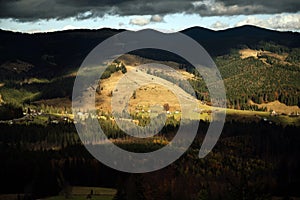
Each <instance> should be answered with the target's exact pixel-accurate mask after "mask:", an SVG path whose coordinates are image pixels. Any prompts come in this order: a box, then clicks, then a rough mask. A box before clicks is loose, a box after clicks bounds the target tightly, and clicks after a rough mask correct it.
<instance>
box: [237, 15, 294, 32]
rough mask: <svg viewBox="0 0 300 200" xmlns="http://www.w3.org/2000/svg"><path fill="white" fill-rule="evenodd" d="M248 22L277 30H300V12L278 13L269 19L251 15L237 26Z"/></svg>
mask: <svg viewBox="0 0 300 200" xmlns="http://www.w3.org/2000/svg"><path fill="white" fill-rule="evenodd" d="M246 24H250V25H255V26H260V27H268V28H271V29H276V30H300V14H277V15H274V16H272V17H270V18H268V19H259V18H257V17H254V16H249V17H247V18H246V19H245V20H243V21H240V22H238V23H237V24H236V26H242V25H246Z"/></svg>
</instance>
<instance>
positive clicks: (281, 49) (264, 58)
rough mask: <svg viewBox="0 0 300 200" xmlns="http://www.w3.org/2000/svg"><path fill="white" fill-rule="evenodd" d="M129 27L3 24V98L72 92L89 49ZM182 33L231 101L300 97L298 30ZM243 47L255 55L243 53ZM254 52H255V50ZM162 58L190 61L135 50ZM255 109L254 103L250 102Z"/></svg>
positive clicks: (237, 104)
mask: <svg viewBox="0 0 300 200" xmlns="http://www.w3.org/2000/svg"><path fill="white" fill-rule="evenodd" d="M122 31H125V30H114V29H99V30H68V31H60V32H52V33H37V34H25V33H15V32H9V31H3V30H0V55H1V56H0V95H1V97H2V99H3V100H4V101H5V102H9V101H10V100H16V99H17V100H16V102H18V103H24V102H32V101H36V100H40V99H49V98H57V97H68V98H70V97H71V92H72V86H73V81H74V77H73V76H69V75H70V74H72V73H74V72H76V70H77V69H78V67H79V66H80V64H81V63H82V61H83V59H84V58H85V57H86V56H87V54H88V53H89V52H90V51H91V50H92V49H93V48H94V47H95V46H96V45H98V44H99V43H100V42H101V41H103V40H105V39H106V38H108V37H110V36H112V35H115V34H117V33H120V32H122ZM182 33H184V34H186V35H188V36H190V37H192V38H193V39H195V40H196V41H198V42H199V43H200V44H201V45H202V46H203V47H204V48H205V49H206V50H207V51H208V52H209V54H210V55H211V56H212V57H213V58H214V60H215V62H216V64H217V66H218V68H219V69H220V72H221V74H222V77H223V78H224V81H225V87H226V90H227V96H228V105H229V106H231V107H233V108H237V109H249V108H250V107H249V106H250V105H249V100H252V101H253V102H254V103H266V102H270V101H274V100H279V101H280V102H282V103H285V104H287V105H298V106H299V103H300V82H299V77H300V33H295V32H278V31H272V30H267V29H263V28H258V27H255V26H242V27H237V28H232V29H227V30H222V31H212V30H209V29H205V28H201V27H193V28H189V29H186V30H183V31H182ZM241 51H244V52H247V51H249V52H250V54H251V53H252V54H253V55H250V56H249V55H248V56H247V55H246V56H245V55H244V57H243V56H242V53H241ZM253 52H254V53H253ZM131 53H132V54H137V55H139V56H141V57H146V58H149V59H152V60H158V61H175V62H178V63H180V66H182V67H183V68H185V69H186V70H187V71H189V72H190V73H194V71H193V70H191V68H190V66H189V64H188V63H186V62H185V61H184V60H183V59H182V58H179V57H177V56H174V55H173V54H170V53H168V52H166V51H163V52H162V51H157V50H152V49H146V50H140V51H136V52H131ZM192 84H193V86H195V90H196V93H197V95H198V98H199V99H204V100H209V95H207V92H206V91H205V89H206V88H205V85H204V84H203V83H202V82H201V81H196V82H193V81H192ZM250 109H252V108H250Z"/></svg>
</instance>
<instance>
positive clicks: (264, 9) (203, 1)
mask: <svg viewBox="0 0 300 200" xmlns="http://www.w3.org/2000/svg"><path fill="white" fill-rule="evenodd" d="M0 10H1V12H0V18H2V19H5V18H12V19H15V20H19V21H35V20H38V19H64V18H68V17H75V18H76V19H78V20H80V19H87V18H93V17H103V16H104V15H119V16H130V15H152V16H154V18H153V19H152V18H151V19H150V21H153V22H155V21H160V19H159V17H158V16H164V15H167V14H174V13H187V14H199V15H201V16H223V15H226V16H230V15H239V14H244V15H251V14H262V13H263V14H274V13H275V14H276V13H282V12H289V13H295V12H298V11H299V10H300V1H299V0H285V1H282V0H272V1H262V0H247V1H241V0H200V1H194V0H185V1H182V0H65V1H63V0H14V1H7V0H0ZM156 15H157V16H156ZM155 16H156V17H155ZM132 23H134V20H133V22H132ZM144 23H145V22H144ZM149 23H150V22H149Z"/></svg>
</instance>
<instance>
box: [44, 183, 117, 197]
mask: <svg viewBox="0 0 300 200" xmlns="http://www.w3.org/2000/svg"><path fill="white" fill-rule="evenodd" d="M91 191H93V195H91V199H95V200H112V199H113V197H114V196H115V194H116V192H117V191H116V190H115V189H111V188H101V187H79V186H74V187H72V188H71V194H70V197H69V198H68V199H74V200H84V199H87V196H88V195H89V194H91ZM63 199H66V198H65V197H64V196H63V195H61V196H54V197H49V198H45V200H63Z"/></svg>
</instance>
